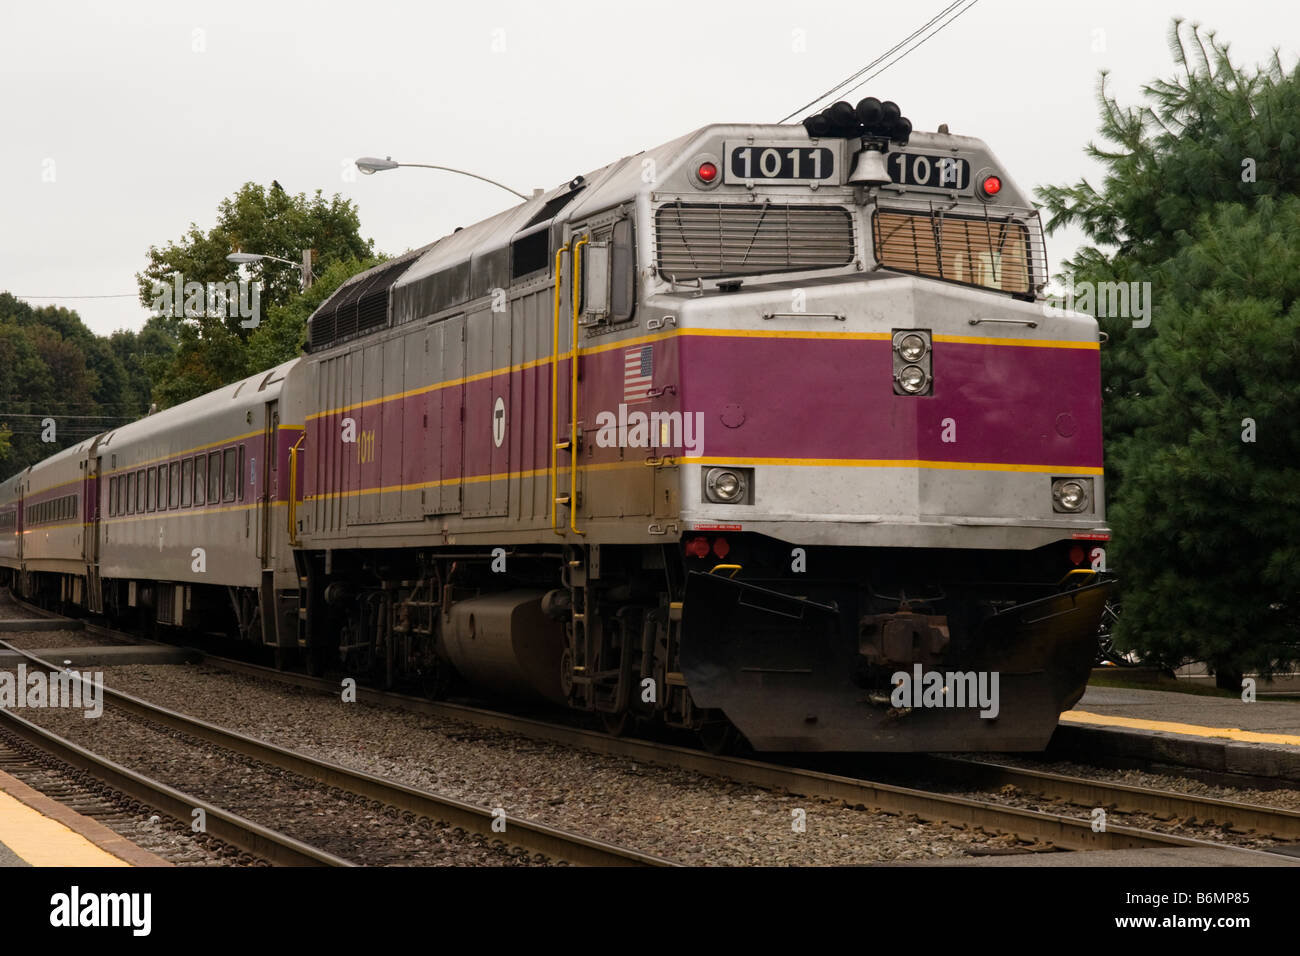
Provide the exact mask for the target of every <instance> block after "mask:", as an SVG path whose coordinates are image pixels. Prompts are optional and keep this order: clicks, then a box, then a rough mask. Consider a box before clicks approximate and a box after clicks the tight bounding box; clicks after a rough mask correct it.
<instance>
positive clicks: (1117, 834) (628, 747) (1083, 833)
mask: <svg viewBox="0 0 1300 956" xmlns="http://www.w3.org/2000/svg"><path fill="white" fill-rule="evenodd" d="M204 660H205V661H206V662H208V663H211V664H214V665H215V666H217V667H220V668H222V669H223V670H227V671H230V672H232V673H238V674H244V675H247V676H252V677H260V678H263V679H266V680H271V681H276V682H278V683H283V684H290V685H293V686H297V687H302V688H306V689H311V690H318V691H321V692H323V693H330V694H334V693H337V691H338V688H337V686H336V685H335V684H333V683H331V682H330V681H329V680H328V679H325V678H316V677H309V676H308V675H306V674H297V673H293V672H290V671H278V670H275V669H274V668H270V667H262V666H261V665H258V664H248V663H245V662H242V661H234V660H229V659H227V658H222V657H215V656H212V655H207V656H205V658H204ZM357 700H358V702H364V703H368V704H372V705H375V706H381V707H395V708H399V709H403V710H408V711H413V712H416V713H424V714H431V715H435V716H441V717H447V718H451V719H455V720H462V721H465V722H467V723H471V724H474V725H476V726H480V727H485V728H489V729H493V730H500V731H506V732H511V733H518V734H522V735H525V736H528V737H533V738H535V739H542V740H547V741H550V742H552V743H557V744H562V745H564V746H570V747H579V748H582V749H586V750H590V751H594V752H596V753H601V754H606V755H610V756H619V757H627V758H629V759H633V760H638V761H641V762H643V763H648V764H655V765H659V766H665V767H671V768H673V769H677V770H685V771H689V772H693V773H700V774H705V775H708V776H712V777H725V778H727V779H730V780H734V781H736V782H738V783H746V784H751V785H753V786H758V787H763V788H766V789H771V790H784V791H787V792H789V793H793V794H797V795H800V796H806V797H822V798H826V799H833V800H841V801H843V802H845V803H847V804H850V805H853V806H857V805H862V806H868V807H872V808H874V809H877V810H882V811H885V812H888V813H910V814H914V815H916V816H917V817H920V818H921V819H927V820H932V821H940V822H947V823H961V824H966V825H970V826H979V827H988V828H992V829H996V830H998V831H1001V832H1005V833H1010V834H1014V835H1015V836H1017V837H1019V838H1029V839H1037V840H1042V841H1045V842H1050V843H1053V844H1055V845H1056V846H1059V847H1061V848H1065V849H1072V850H1121V849H1145V848H1152V847H1199V848H1201V849H1207V848H1213V849H1217V850H1223V851H1225V852H1229V853H1241V854H1260V853H1263V852H1264V851H1260V850H1251V849H1248V848H1244V847H1237V846H1232V845H1230V844H1221V843H1214V842H1211V841H1208V840H1198V839H1195V838H1192V837H1182V836H1177V835H1174V834H1166V833H1159V832H1156V831H1152V830H1144V829H1140V828H1137V827H1126V826H1118V825H1108V826H1107V827H1106V829H1105V830H1104V831H1101V832H1096V831H1094V830H1093V828H1092V821H1091V820H1090V819H1080V818H1075V817H1069V816H1066V815H1063V814H1055V813H1045V812H1042V811H1037V810H1027V809H1024V808H1020V807H1008V806H1004V805H1001V804H995V803H990V802H988V801H983V800H977V799H974V798H971V797H961V796H956V795H952V794H942V793H933V792H928V791H924V790H917V789H913V788H909V787H901V786H896V785H893V784H886V783H878V782H875V781H871V780H863V779H859V778H857V777H847V776H840V775H836V774H830V773H823V772H821V771H815V770H804V769H800V768H794V767H786V766H782V765H779V764H772V763H767V762H764V761H760V760H750V759H747V758H742V757H724V756H715V755H713V754H708V753H705V752H703V751H698V750H691V749H689V748H686V747H678V746H675V745H672V744H663V743H657V742H653V741H645V740H637V739H633V738H627V737H611V736H609V735H608V734H604V733H599V732H597V731H591V730H584V729H581V728H578V727H569V726H565V725H563V724H554V723H550V722H548V721H542V720H536V719H534V718H531V717H520V716H516V715H513V714H507V713H502V712H500V711H494V710H487V709H484V708H480V707H472V706H469V705H466V704H457V703H451V702H448V701H434V700H428V699H426V698H422V697H412V696H410V695H406V694H397V693H393V692H391V691H380V690H374V689H372V688H367V687H360V686H358V687H357ZM1266 855H1269V856H1273V855H1274V854H1266Z"/></svg>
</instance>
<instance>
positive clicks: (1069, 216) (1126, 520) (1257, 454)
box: [1038, 20, 1300, 683]
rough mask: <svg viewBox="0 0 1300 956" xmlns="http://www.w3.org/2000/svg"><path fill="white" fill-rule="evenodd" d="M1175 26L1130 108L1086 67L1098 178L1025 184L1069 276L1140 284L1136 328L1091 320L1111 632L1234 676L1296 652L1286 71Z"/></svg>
mask: <svg viewBox="0 0 1300 956" xmlns="http://www.w3.org/2000/svg"><path fill="white" fill-rule="evenodd" d="M1181 26H1182V22H1181V21H1179V20H1175V21H1174V22H1173V26H1172V29H1171V31H1170V48H1171V51H1172V53H1173V56H1174V60H1175V62H1176V63H1177V65H1178V66H1179V68H1180V70H1181V72H1180V73H1179V74H1178V75H1176V76H1174V77H1173V78H1171V79H1167V80H1155V81H1153V82H1152V83H1150V84H1148V85H1147V86H1145V87H1144V88H1143V89H1144V93H1145V98H1146V101H1147V102H1146V104H1145V105H1144V106H1141V107H1136V108H1125V107H1122V106H1121V105H1120V104H1119V103H1118V102H1117V101H1116V100H1115V99H1114V98H1113V97H1111V96H1109V95H1108V94H1107V92H1106V87H1105V76H1104V75H1103V77H1102V79H1101V83H1100V85H1099V92H1098V99H1099V104H1100V109H1101V127H1100V132H1101V136H1102V137H1103V139H1104V140H1105V141H1107V145H1106V146H1105V147H1104V148H1103V147H1099V146H1097V145H1095V144H1090V145H1089V146H1088V147H1087V151H1088V154H1089V155H1091V156H1093V157H1094V158H1096V159H1099V160H1100V161H1101V162H1102V163H1103V165H1104V166H1105V167H1106V174H1105V176H1104V178H1103V181H1102V184H1101V186H1100V187H1099V188H1095V187H1093V186H1092V185H1091V184H1089V183H1088V182H1087V181H1086V180H1081V181H1080V182H1078V183H1076V184H1074V185H1071V186H1047V187H1043V188H1041V189H1040V190H1039V191H1038V195H1039V198H1040V199H1041V200H1043V202H1044V205H1045V207H1046V209H1047V212H1048V214H1049V221H1048V227H1049V229H1054V228H1057V227H1059V226H1061V225H1063V224H1066V223H1075V224H1078V225H1080V226H1082V227H1083V229H1084V231H1085V232H1086V233H1087V235H1088V237H1089V238H1090V239H1091V240H1092V242H1093V243H1094V245H1091V246H1088V247H1086V248H1084V249H1082V250H1080V252H1079V253H1078V254H1077V255H1075V256H1074V257H1073V258H1072V259H1070V260H1069V261H1067V262H1066V263H1065V272H1066V275H1067V276H1068V277H1069V278H1070V279H1071V280H1072V281H1074V282H1075V283H1078V282H1083V281H1092V282H1111V281H1138V282H1150V283H1151V290H1152V301H1153V304H1154V308H1153V319H1152V322H1151V324H1150V326H1149V327H1146V328H1138V327H1134V325H1133V321H1132V319H1131V318H1130V317H1126V316H1104V317H1103V316H1099V317H1098V321H1099V322H1100V324H1101V326H1102V328H1103V330H1104V331H1106V332H1107V333H1108V335H1109V341H1108V342H1107V344H1106V345H1105V346H1104V347H1103V349H1102V377H1103V389H1104V400H1105V406H1104V426H1105V438H1106V464H1107V491H1108V498H1109V501H1108V504H1109V506H1110V512H1109V514H1110V522H1111V525H1112V527H1113V529H1114V534H1115V540H1114V542H1113V546H1112V552H1111V557H1112V561H1111V565H1112V567H1113V568H1114V569H1115V570H1116V571H1117V572H1118V573H1119V575H1120V584H1121V587H1122V591H1123V600H1124V612H1123V614H1122V616H1121V618H1120V621H1119V623H1118V625H1117V627H1116V632H1115V637H1116V642H1117V644H1119V645H1120V646H1121V647H1129V648H1136V649H1138V650H1139V651H1140V652H1142V653H1143V654H1144V655H1145V656H1146V657H1147V658H1149V659H1153V660H1157V661H1160V662H1162V663H1166V664H1177V663H1181V662H1183V661H1185V660H1206V661H1208V662H1209V663H1210V666H1211V667H1212V668H1213V669H1215V671H1216V673H1218V674H1219V675H1220V677H1221V678H1222V677H1224V676H1225V675H1231V677H1232V678H1233V679H1235V678H1236V675H1239V674H1240V673H1241V672H1242V671H1243V670H1247V669H1249V670H1256V669H1257V670H1260V671H1262V672H1266V673H1267V672H1270V671H1272V670H1274V669H1277V668H1280V667H1284V666H1286V665H1287V664H1288V663H1290V662H1292V661H1295V660H1297V659H1300V561H1298V560H1297V559H1300V469H1298V468H1297V466H1298V464H1300V309H1298V308H1297V305H1296V301H1297V297H1298V296H1300V198H1297V197H1300V151H1297V149H1296V147H1297V145H1300V69H1297V68H1292V69H1291V70H1290V71H1289V72H1288V71H1287V70H1286V69H1285V68H1284V67H1283V65H1282V62H1281V60H1280V58H1279V57H1278V55H1277V54H1276V53H1275V54H1274V57H1273V59H1272V61H1271V62H1270V63H1269V64H1268V65H1266V66H1265V67H1263V68H1260V69H1255V70H1245V69H1242V68H1239V67H1237V66H1236V65H1234V64H1233V63H1232V61H1231V59H1230V57H1229V53H1228V46H1227V45H1226V44H1222V43H1219V42H1218V41H1217V40H1216V39H1215V37H1214V34H1213V33H1207V34H1204V35H1202V32H1201V31H1200V30H1199V29H1198V28H1196V27H1192V28H1191V30H1190V33H1189V35H1188V36H1186V37H1184V31H1182V30H1181ZM1223 682H1224V683H1231V682H1233V680H1228V681H1223Z"/></svg>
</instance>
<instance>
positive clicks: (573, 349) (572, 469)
mask: <svg viewBox="0 0 1300 956" xmlns="http://www.w3.org/2000/svg"><path fill="white" fill-rule="evenodd" d="M590 241H591V236H590V235H586V236H583V237H582V238H581V239H579V240H578V241H577V242H575V243H574V244H573V291H572V292H571V293H570V298H572V299H573V340H572V341H571V342H570V343H569V370H570V372H571V373H572V384H571V389H572V391H571V393H570V395H569V412H570V413H571V415H572V421H571V422H570V424H569V442H570V443H571V446H572V447H570V449H569V528H570V530H572V531H573V533H574V534H586V533H587V532H585V531H579V530H578V314H579V313H578V310H579V305H580V303H579V297H580V296H581V293H582V255H581V249H582V247H583V246H585V245H586V244H587V243H588V242H590Z"/></svg>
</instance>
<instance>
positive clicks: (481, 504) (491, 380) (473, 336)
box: [461, 306, 512, 518]
mask: <svg viewBox="0 0 1300 956" xmlns="http://www.w3.org/2000/svg"><path fill="white" fill-rule="evenodd" d="M510 332H511V323H510V310H509V309H506V310H504V311H496V312H494V311H493V310H492V309H491V308H490V307H487V306H485V307H483V308H481V309H478V310H475V311H474V312H470V313H468V314H467V315H466V317H465V375H464V378H465V385H464V406H463V407H464V410H465V412H464V416H463V425H462V434H463V438H464V458H463V462H464V468H463V477H462V481H461V502H462V505H461V510H462V513H463V514H464V515H465V517H467V518H475V517H497V516H500V515H504V514H506V513H507V510H508V506H509V501H510V445H511V443H510V442H508V441H506V434H507V429H508V428H509V427H510V425H511V423H510V422H509V421H508V418H507V410H508V409H509V408H510V379H511V375H510V363H511V354H512V353H511V335H510ZM494 372H497V373H498V374H491V373H494Z"/></svg>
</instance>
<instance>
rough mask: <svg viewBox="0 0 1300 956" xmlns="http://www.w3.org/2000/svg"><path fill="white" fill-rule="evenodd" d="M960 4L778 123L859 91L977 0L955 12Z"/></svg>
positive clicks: (976, 1) (977, 0) (952, 6)
mask: <svg viewBox="0 0 1300 956" xmlns="http://www.w3.org/2000/svg"><path fill="white" fill-rule="evenodd" d="M962 2H963V0H955V2H954V3H950V4H948V5H947V6H946V7H944V8H943V9H942V10H940V11H939V12H938V13H936V14H935V15H934V16H932V17H931V18H930V19H929V20H927V21H926V22H925V23H923V24H922V25H921V26H919V27H917V28H916V29H915V30H913V31H912V32H911V33H909V34H908V35H907V36H906V37H904V38H903V39H902V40H899V41H898V42H897V43H895V44H894V45H893V46H892V47H890V48H889V49H888V50H886V51H885V52H884V53H882V54H880V56H878V57H876V58H875V59H874V60H872V61H871V62H870V63H868V64H867V65H866V66H864V67H862V68H861V69H860V70H858V71H857V72H855V73H853V74H852V75H850V76H847V77H845V78H844V79H843V80H840V82H838V83H836V84H835V85H834V86H832V87H831V88H830V89H829V90H827V91H826V92H825V93H822V94H821V95H820V96H817V97H815V98H814V99H812V100H809V101H808V102H807V103H805V104H804V105H803V106H801V107H799V108H798V109H796V110H795V111H794V112H792V113H790V114H788V115H786V116H783V117H782V118H781V120H780V122H782V123H784V122H786V121H788V120H790V119H792V118H794V117H795V116H798V115H799V114H800V113H802V112H804V111H805V110H808V109H810V108H811V107H814V106H816V105H817V104H818V103H820V102H821V101H822V100H825V99H827V98H829V97H832V96H839V95H845V94H846V93H851V92H853V90H857V89H859V88H860V87H861V86H863V85H864V84H865V83H867V82H868V81H870V80H872V79H874V78H875V77H877V76H879V75H880V74H881V73H883V72H884V71H885V70H887V69H889V67H891V66H893V65H894V64H895V63H897V62H898V61H899V60H901V59H902V58H903V57H905V56H907V54H909V53H911V52H912V51H913V50H915V49H916V48H917V47H919V46H921V44H923V43H925V42H926V40H929V39H930V38H931V37H933V36H935V35H937V34H938V33H939V31H941V30H942V29H943V28H944V27H946V26H948V24H950V23H952V22H953V20H956V19H957V17H959V16H961V15H962V14H963V13H965V12H966V11H967V10H969V9H970V8H971V7H973V6H975V4H976V3H978V2H979V0H970V2H969V3H967V4H966V6H965V7H962V9H960V10H957V8H958V7H960V6H961V4H962ZM954 10H957V12H956V13H955V14H953V16H951V17H949V19H947V20H945V21H944V22H942V23H939V21H940V20H943V18H944V17H946V16H948V15H949V14H950V13H952V12H953V11H954ZM936 23H939V25H938V26H937V27H935V29H934V30H933V32H931V33H930V34H929V35H927V36H922V37H921V39H920V40H918V41H917V42H916V43H915V44H913V45H912V46H911V47H909V48H908V49H906V50H904V51H903V52H902V53H901V54H899V55H898V56H897V57H894V59H892V60H890V61H889V62H888V63H886V64H885V65H884V66H882V67H880V69H879V70H876V72H875V73H872V74H871V75H870V76H868V77H866V79H864V80H862V82H861V83H859V84H858V85H857V86H855V87H853V88H852V89H850V90H848V91H845V94H842V93H841V91H843V90H844V87H846V86H848V85H849V84H850V83H852V82H853V81H854V80H857V79H858V78H859V77H861V76H862V75H863V74H864V73H867V72H868V71H869V70H871V69H873V68H874V67H876V66H878V65H879V64H880V63H881V61H882V60H885V59H886V58H888V57H890V56H893V54H894V53H897V52H898V50H899V49H901V48H902V47H904V46H907V44H909V43H911V42H912V41H913V40H915V39H916V38H917V37H918V36H921V34H923V33H925V32H926V31H927V30H929V29H930V28H931V27H933V26H934V25H935V24H936Z"/></svg>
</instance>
